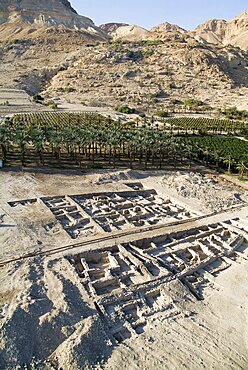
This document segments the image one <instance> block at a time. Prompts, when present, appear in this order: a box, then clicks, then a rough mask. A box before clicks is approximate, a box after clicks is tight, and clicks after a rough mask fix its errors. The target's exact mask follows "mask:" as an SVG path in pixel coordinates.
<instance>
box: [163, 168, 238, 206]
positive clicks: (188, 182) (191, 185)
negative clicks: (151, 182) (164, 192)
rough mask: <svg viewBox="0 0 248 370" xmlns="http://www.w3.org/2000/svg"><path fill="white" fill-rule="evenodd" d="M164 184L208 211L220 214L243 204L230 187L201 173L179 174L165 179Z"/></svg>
mask: <svg viewBox="0 0 248 370" xmlns="http://www.w3.org/2000/svg"><path fill="white" fill-rule="evenodd" d="M163 183H164V184H166V185H167V186H169V187H170V188H173V189H175V190H176V191H177V193H178V194H179V195H180V196H182V197H184V198H192V199H194V198H196V199H197V200H200V201H201V203H202V207H203V208H204V209H205V210H207V211H211V212H218V211H221V210H223V209H227V208H230V207H232V206H235V205H237V204H239V203H241V200H240V195H239V194H237V193H235V192H234V191H232V190H231V189H230V188H229V187H228V186H223V185H222V184H220V183H219V182H218V181H215V180H214V179H212V178H209V177H205V176H204V175H201V174H199V173H193V172H192V173H188V174H183V173H181V172H177V173H176V174H175V175H171V176H169V177H164V178H163Z"/></svg>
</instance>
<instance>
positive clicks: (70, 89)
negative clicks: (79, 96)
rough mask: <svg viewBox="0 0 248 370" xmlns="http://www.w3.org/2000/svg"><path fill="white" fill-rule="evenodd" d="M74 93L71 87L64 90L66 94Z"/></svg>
mask: <svg viewBox="0 0 248 370" xmlns="http://www.w3.org/2000/svg"><path fill="white" fill-rule="evenodd" d="M73 91H75V89H74V88H73V87H71V86H67V87H64V88H63V92H64V93H66V94H68V93H71V92H73Z"/></svg>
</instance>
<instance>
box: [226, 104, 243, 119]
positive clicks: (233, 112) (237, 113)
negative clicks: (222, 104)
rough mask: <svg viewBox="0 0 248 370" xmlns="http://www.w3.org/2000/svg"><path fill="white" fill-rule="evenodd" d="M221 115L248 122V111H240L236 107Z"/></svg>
mask: <svg viewBox="0 0 248 370" xmlns="http://www.w3.org/2000/svg"><path fill="white" fill-rule="evenodd" d="M221 113H222V114H223V115H224V116H225V117H226V118H228V119H238V120H248V111H246V110H238V109H237V108H236V107H232V108H227V109H225V110H223V111H221Z"/></svg>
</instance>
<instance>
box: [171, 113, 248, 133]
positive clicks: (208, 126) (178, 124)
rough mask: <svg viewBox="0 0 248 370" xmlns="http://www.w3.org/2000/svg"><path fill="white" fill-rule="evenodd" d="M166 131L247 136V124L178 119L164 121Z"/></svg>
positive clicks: (220, 120) (201, 119) (189, 118)
mask: <svg viewBox="0 0 248 370" xmlns="http://www.w3.org/2000/svg"><path fill="white" fill-rule="evenodd" d="M164 122H165V123H166V124H167V127H168V129H171V130H178V131H181V132H186V133H190V132H191V133H198V134H202V133H214V134H221V133H228V134H239V135H247V134H248V123H246V122H241V121H231V120H227V119H218V118H193V117H179V118H169V119H166V120H164Z"/></svg>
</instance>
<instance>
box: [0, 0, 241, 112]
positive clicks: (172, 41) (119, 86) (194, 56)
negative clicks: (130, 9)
mask: <svg viewBox="0 0 248 370" xmlns="http://www.w3.org/2000/svg"><path fill="white" fill-rule="evenodd" d="M0 4H1V5H0V9H1V25H0V88H17V89H22V90H25V91H26V92H28V93H29V94H31V95H33V94H36V93H43V95H44V96H45V97H47V99H48V100H49V99H55V100H56V101H57V100H58V99H60V100H62V101H65V102H66V101H67V102H71V103H77V104H84V105H88V106H95V107H96V106H113V107H114V106H116V105H124V104H128V105H130V106H132V107H136V108H138V109H140V110H151V109H169V108H170V107H171V106H175V105H177V104H178V105H179V106H180V104H182V102H183V101H184V100H185V99H188V98H194V99H200V100H203V101H204V103H205V106H206V107H209V106H214V107H223V106H224V105H228V106H233V105H236V106H237V107H238V108H242V109H248V106H247V104H248V101H247V94H248V73H247V66H248V53H247V52H246V51H242V50H240V49H239V48H235V47H230V46H223V45H221V44H220V42H222V40H223V38H224V35H225V37H227V35H229V36H228V37H230V38H232V40H234V33H235V32H234V27H233V28H232V33H231V32H229V33H228V32H227V24H229V22H225V21H222V22H221V23H218V22H217V23H215V26H214V23H213V22H212V24H211V27H210V25H209V26H208V28H209V29H210V28H211V29H212V32H213V34H215V35H218V40H217V41H216V42H215V41H214V43H212V44H208V43H207V42H206V40H205V41H204V42H202V40H204V38H203V37H202V36H201V37H200V36H197V35H196V34H190V33H188V32H187V31H185V30H183V29H181V28H180V27H178V26H175V25H170V24H168V23H164V24H162V25H160V26H158V27H156V28H154V29H153V30H151V31H148V30H145V29H144V28H142V27H138V26H130V25H125V24H107V25H102V26H101V28H98V27H96V26H95V25H94V23H93V21H91V20H90V19H88V18H86V17H81V16H79V15H78V14H77V13H76V12H75V11H74V10H73V9H72V8H71V6H70V3H69V2H68V1H64V0H50V1H48V0H40V1H39V2H38V3H37V4H36V5H35V6H34V2H33V1H31V0H25V1H24V0H8V1H7V0H1V3H0ZM246 14H247V13H244V16H243V18H244V19H245V16H246ZM243 18H242V17H238V18H236V23H235V22H234V23H235V24H236V27H237V30H236V36H235V37H236V40H237V39H238V38H239V36H238V30H240V29H241V28H242V27H241V26H240V25H241V24H242V19H243ZM244 22H245V21H244ZM203 28H204V27H203ZM205 28H206V27H205ZM205 28H204V29H205ZM244 32H246V31H245V27H244ZM205 33H206V32H205ZM110 35H111V38H112V40H111V38H110ZM194 37H198V38H199V39H200V42H199V41H197V40H196V39H195V38H194ZM216 37H217V36H216ZM244 40H246V39H245V38H244ZM116 41H118V42H116ZM217 42H218V44H217ZM79 108H80V106H79Z"/></svg>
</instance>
